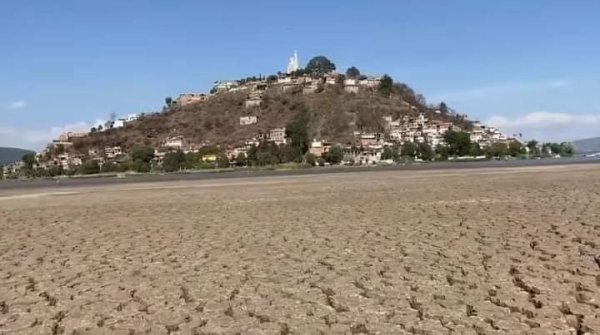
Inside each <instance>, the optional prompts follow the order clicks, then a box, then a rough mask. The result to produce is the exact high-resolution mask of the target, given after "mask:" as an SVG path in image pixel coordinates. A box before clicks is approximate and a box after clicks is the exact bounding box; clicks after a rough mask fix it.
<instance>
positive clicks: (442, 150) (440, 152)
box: [435, 145, 450, 161]
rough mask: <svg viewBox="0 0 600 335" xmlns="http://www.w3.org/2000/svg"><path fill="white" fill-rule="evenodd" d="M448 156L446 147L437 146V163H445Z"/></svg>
mask: <svg viewBox="0 0 600 335" xmlns="http://www.w3.org/2000/svg"><path fill="white" fill-rule="evenodd" d="M448 156H450V154H449V153H448V147H447V146H445V145H438V146H437V147H436V148H435V159H436V160H439V161H447V160H448Z"/></svg>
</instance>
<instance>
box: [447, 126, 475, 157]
mask: <svg viewBox="0 0 600 335" xmlns="http://www.w3.org/2000/svg"><path fill="white" fill-rule="evenodd" d="M444 140H445V141H446V143H447V144H448V153H449V154H450V155H456V156H467V155H469V152H470V151H471V135H469V133H466V132H464V131H454V130H448V131H447V132H446V133H445V134H444Z"/></svg>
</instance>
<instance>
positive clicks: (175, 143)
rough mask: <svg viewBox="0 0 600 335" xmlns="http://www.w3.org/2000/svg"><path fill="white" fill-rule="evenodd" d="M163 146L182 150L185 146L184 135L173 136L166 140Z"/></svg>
mask: <svg viewBox="0 0 600 335" xmlns="http://www.w3.org/2000/svg"><path fill="white" fill-rule="evenodd" d="M163 146H164V147H166V148H171V149H177V150H181V149H182V148H183V136H172V137H169V138H167V139H166V140H165V142H164V143H163Z"/></svg>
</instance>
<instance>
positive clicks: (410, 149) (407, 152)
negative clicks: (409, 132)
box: [400, 142, 418, 158]
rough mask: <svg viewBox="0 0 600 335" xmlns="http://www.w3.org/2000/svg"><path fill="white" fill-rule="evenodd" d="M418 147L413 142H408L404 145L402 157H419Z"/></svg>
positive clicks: (401, 152)
mask: <svg viewBox="0 0 600 335" xmlns="http://www.w3.org/2000/svg"><path fill="white" fill-rule="evenodd" d="M417 150H418V147H417V145H416V144H415V143H413V142H406V143H404V144H403V145H402V150H401V151H400V155H401V156H402V157H403V158H415V157H416V156H417Z"/></svg>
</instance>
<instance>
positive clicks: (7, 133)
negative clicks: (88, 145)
mask: <svg viewBox="0 0 600 335" xmlns="http://www.w3.org/2000/svg"><path fill="white" fill-rule="evenodd" d="M100 122H102V121H101V120H98V121H96V122H95V123H92V124H93V125H97V124H99V123H100ZM91 127H92V125H90V124H88V123H86V122H76V123H72V124H67V125H65V126H61V127H50V128H38V129H17V128H2V127H0V143H2V146H7V147H17V148H25V149H33V150H40V149H43V148H44V147H45V146H46V145H47V144H48V143H50V142H51V141H52V140H53V139H54V138H56V137H57V136H58V135H59V134H61V133H63V132H67V131H74V132H87V131H89V130H90V128H91Z"/></svg>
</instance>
